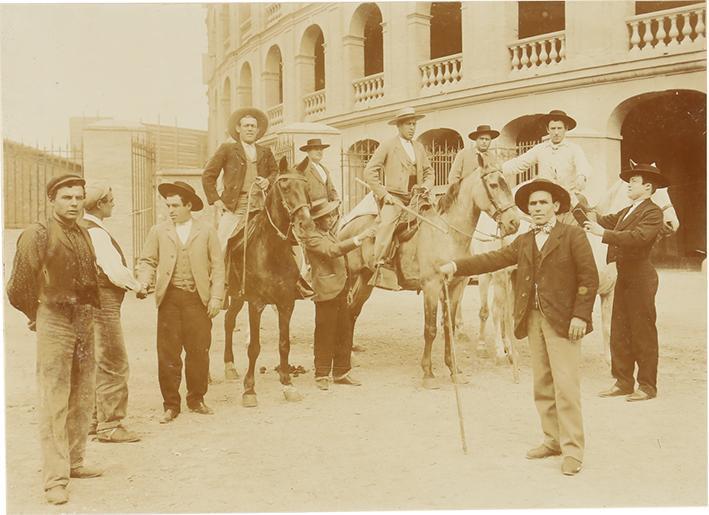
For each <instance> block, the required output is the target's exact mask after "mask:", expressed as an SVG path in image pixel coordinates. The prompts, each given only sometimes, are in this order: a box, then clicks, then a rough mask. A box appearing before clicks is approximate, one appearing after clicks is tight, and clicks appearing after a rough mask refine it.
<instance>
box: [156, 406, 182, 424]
mask: <svg viewBox="0 0 709 515" xmlns="http://www.w3.org/2000/svg"><path fill="white" fill-rule="evenodd" d="M179 414H180V413H179V412H178V411H175V410H174V409H171V408H168V409H166V410H165V413H163V414H162V417H160V423H161V424H167V423H168V422H172V421H173V420H175V419H176V418H177V415H179Z"/></svg>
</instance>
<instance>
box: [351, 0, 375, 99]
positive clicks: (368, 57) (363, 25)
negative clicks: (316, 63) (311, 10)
mask: <svg viewBox="0 0 709 515" xmlns="http://www.w3.org/2000/svg"><path fill="white" fill-rule="evenodd" d="M344 46H345V58H346V59H347V60H348V61H349V63H348V64H349V66H348V67H347V68H348V69H349V70H351V72H350V73H351V74H352V75H351V77H350V80H351V81H355V82H354V84H353V87H354V101H355V103H362V102H367V101H370V100H374V99H377V98H381V97H382V96H383V95H384V77H383V73H384V33H383V30H382V13H381V11H380V10H379V7H378V6H377V4H375V3H366V4H362V5H360V6H359V7H358V8H357V10H356V11H355V12H354V14H353V15H352V21H351V22H350V31H349V36H348V37H346V38H345V45H344Z"/></svg>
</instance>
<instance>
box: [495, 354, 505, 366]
mask: <svg viewBox="0 0 709 515" xmlns="http://www.w3.org/2000/svg"><path fill="white" fill-rule="evenodd" d="M507 359H508V358H507V356H506V355H505V354H502V355H500V354H497V355H496V356H495V365H497V366H500V365H504V364H505V363H507Z"/></svg>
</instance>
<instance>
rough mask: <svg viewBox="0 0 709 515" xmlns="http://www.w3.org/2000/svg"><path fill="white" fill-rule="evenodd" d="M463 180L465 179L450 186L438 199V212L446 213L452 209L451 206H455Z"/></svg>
mask: <svg viewBox="0 0 709 515" xmlns="http://www.w3.org/2000/svg"><path fill="white" fill-rule="evenodd" d="M462 182H463V179H460V180H457V181H456V182H454V183H453V184H451V185H450V186H448V190H447V191H446V192H445V194H444V195H443V196H442V197H441V198H440V200H439V201H438V212H439V213H440V214H445V213H447V212H448V211H450V208H451V207H453V204H455V201H456V200H458V195H460V185H461V184H462Z"/></svg>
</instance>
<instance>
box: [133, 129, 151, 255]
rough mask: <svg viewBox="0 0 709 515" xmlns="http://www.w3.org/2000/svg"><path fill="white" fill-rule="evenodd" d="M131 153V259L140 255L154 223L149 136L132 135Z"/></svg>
mask: <svg viewBox="0 0 709 515" xmlns="http://www.w3.org/2000/svg"><path fill="white" fill-rule="evenodd" d="M131 154H132V159H131V163H132V167H131V168H132V172H131V187H132V193H133V194H132V211H131V218H132V221H133V261H134V264H135V262H136V260H137V257H138V256H140V254H141V251H142V249H143V242H144V241H145V239H146V237H147V236H148V231H150V228H151V227H152V226H153V224H154V223H155V144H154V143H153V142H152V139H151V138H150V137H147V138H143V137H134V138H133V140H132V142H131Z"/></svg>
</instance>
